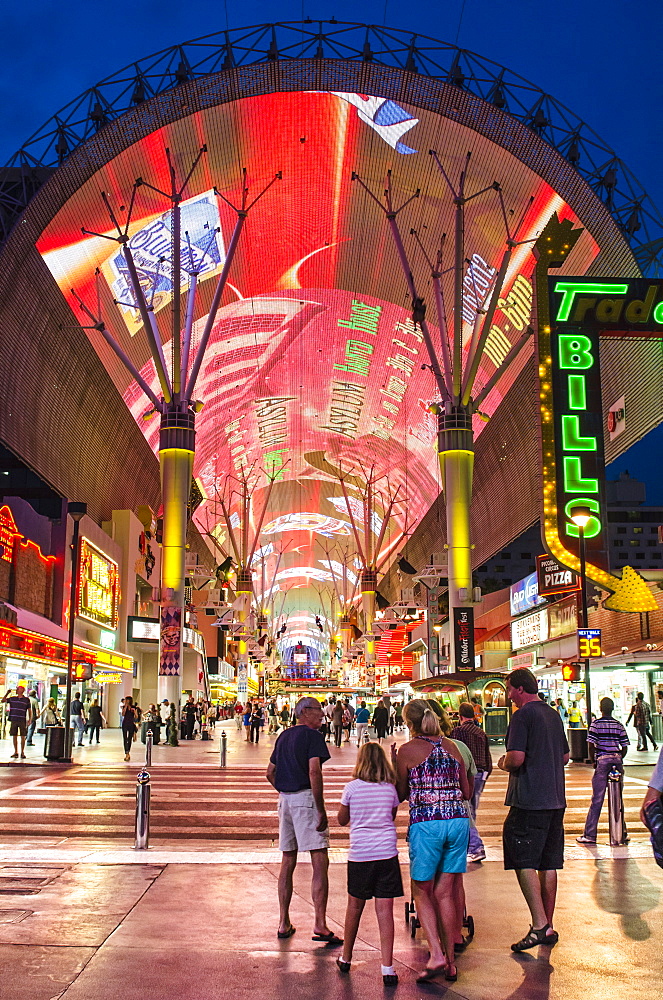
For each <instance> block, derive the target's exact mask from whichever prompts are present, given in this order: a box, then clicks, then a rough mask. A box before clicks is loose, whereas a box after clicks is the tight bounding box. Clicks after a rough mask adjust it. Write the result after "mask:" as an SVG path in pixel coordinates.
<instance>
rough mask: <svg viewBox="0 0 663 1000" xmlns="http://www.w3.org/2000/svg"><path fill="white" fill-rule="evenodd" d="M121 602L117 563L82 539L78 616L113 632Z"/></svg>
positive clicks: (85, 539)
mask: <svg viewBox="0 0 663 1000" xmlns="http://www.w3.org/2000/svg"><path fill="white" fill-rule="evenodd" d="M119 602H120V577H119V573H118V568H117V563H116V562H114V561H113V560H112V559H110V558H109V557H108V556H107V555H104V553H103V552H101V551H100V550H99V549H98V548H96V547H95V546H94V545H92V543H91V542H89V541H88V540H87V538H83V539H82V540H81V560H80V583H79V596H78V615H79V617H80V618H87V619H88V621H92V622H95V624H97V625H103V627H104V628H107V629H116V628H117V622H118V608H119Z"/></svg>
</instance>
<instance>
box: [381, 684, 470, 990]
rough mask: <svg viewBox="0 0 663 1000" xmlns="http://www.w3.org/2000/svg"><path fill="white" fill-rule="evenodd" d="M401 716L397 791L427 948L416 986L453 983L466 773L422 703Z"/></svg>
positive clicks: (463, 861)
mask: <svg viewBox="0 0 663 1000" xmlns="http://www.w3.org/2000/svg"><path fill="white" fill-rule="evenodd" d="M403 718H404V719H405V723H406V725H407V727H408V729H409V731H410V737H411V739H410V740H409V741H408V742H407V743H404V744H403V746H401V748H400V750H399V751H398V755H397V757H396V774H397V789H398V795H399V798H400V799H401V801H403V799H408V800H409V805H410V829H409V832H408V842H409V847H410V876H411V878H412V886H413V890H414V896H415V900H416V904H417V914H418V917H419V920H420V921H421V926H422V927H423V930H424V934H425V935H426V938H427V940H428V947H429V949H430V958H429V962H428V965H427V966H426V968H425V969H424V971H423V972H422V973H421V975H420V976H419V977H418V979H417V982H428V981H429V980H430V979H434V978H435V977H436V976H439V975H442V973H444V976H445V979H447V980H448V981H449V982H455V981H456V979H457V978H458V972H457V969H456V965H455V962H454V942H455V938H456V932H457V931H456V928H457V914H456V898H455V897H456V895H457V888H456V885H455V883H456V879H457V878H458V876H460V875H462V873H463V872H465V870H466V867H467V846H468V843H469V835H470V821H469V818H468V813H467V807H466V805H465V802H466V800H468V799H469V797H470V787H469V782H468V779H467V771H466V768H465V764H464V761H463V757H462V754H461V751H460V750H459V749H458V747H457V746H456V744H455V743H454V742H453V740H450V739H448V738H447V737H446V736H443V735H442V732H441V729H440V722H439V720H438V717H437V715H436V714H435V712H433V710H432V709H431V707H430V706H429V705H428V704H427V703H426V702H425V701H424V700H423V699H421V698H416V699H414V700H413V701H410V702H408V704H407V705H406V706H405V708H404V709H403Z"/></svg>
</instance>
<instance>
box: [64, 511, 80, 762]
mask: <svg viewBox="0 0 663 1000" xmlns="http://www.w3.org/2000/svg"><path fill="white" fill-rule="evenodd" d="M67 513H68V515H69V517H70V518H71V519H72V521H73V522H74V533H73V536H72V540H71V590H70V596H69V641H68V643H67V693H66V694H65V700H64V747H63V755H62V757H61V758H60V760H61V761H62V762H63V763H65V764H71V749H72V729H71V718H70V717H71V672H72V670H73V667H74V626H75V624H76V609H77V607H78V583H79V576H80V574H79V563H80V534H79V531H80V522H81V520H82V518H84V517H85V515H86V514H87V504H85V503H76V502H72V503H68V504H67Z"/></svg>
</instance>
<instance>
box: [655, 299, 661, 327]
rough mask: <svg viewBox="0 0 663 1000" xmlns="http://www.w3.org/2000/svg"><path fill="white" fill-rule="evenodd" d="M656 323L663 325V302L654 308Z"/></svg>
mask: <svg viewBox="0 0 663 1000" xmlns="http://www.w3.org/2000/svg"><path fill="white" fill-rule="evenodd" d="M654 322H655V323H663V302H659V303H658V305H656V306H655V307H654Z"/></svg>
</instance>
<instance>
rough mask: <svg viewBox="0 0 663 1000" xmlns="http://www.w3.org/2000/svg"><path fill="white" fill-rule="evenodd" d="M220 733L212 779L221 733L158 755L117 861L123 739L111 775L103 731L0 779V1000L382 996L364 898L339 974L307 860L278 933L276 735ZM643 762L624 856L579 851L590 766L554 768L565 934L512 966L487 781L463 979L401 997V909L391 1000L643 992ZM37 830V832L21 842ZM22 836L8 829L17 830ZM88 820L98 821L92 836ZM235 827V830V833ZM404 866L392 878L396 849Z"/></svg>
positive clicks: (333, 899)
mask: <svg viewBox="0 0 663 1000" xmlns="http://www.w3.org/2000/svg"><path fill="white" fill-rule="evenodd" d="M399 738H402V737H399ZM228 739H229V751H230V752H229V764H230V765H231V766H229V767H228V768H227V769H226V770H225V771H222V770H221V769H220V768H219V767H218V740H216V741H215V742H214V743H212V744H207V743H202V742H201V741H196V742H195V743H194V744H191V745H189V746H187V745H186V744H184V745H183V746H182V747H181V748H177V749H175V748H164V749H159V748H156V749H155V752H154V764H153V767H152V769H151V773H152V780H153V786H154V791H153V797H154V799H153V800H154V804H155V806H154V813H153V822H152V841H151V847H150V849H149V850H148V851H141V852H135V851H133V850H132V833H131V831H132V823H131V817H132V813H133V787H134V785H135V773H136V770H137V769H138V766H139V764H140V763H141V762H142V755H141V756H140V759H138V757H139V754H138V745H135V746H136V752H134V753H132V757H135V758H136V759H135V760H132V761H131V763H130V764H125V763H124V762H123V761H122V752H121V747H120V746H119V734H117V733H116V732H114V731H112V730H111V731H106V732H104V733H103V734H102V741H103V742H102V744H101V746H100V747H99V748H97V747H93V748H92V750H91V751H90V750H89V748H85V749H84V750H82V751H80V752H79V751H77V757H78V755H79V754H80V757H81V758H82V761H81V762H82V763H83V766H80V767H79V766H74V767H61V766H59V765H58V766H52V765H49V766H41V765H39V766H38V765H36V764H32V765H24V766H21V765H18V766H16V765H12V766H11V767H1V768H0V809H1V810H2V812H1V813H0V817H1V818H2V830H5V831H6V829H7V826H6V824H10V825H11V824H14V826H13V827H12V829H14V831H15V832H13V833H11V834H9V833H7V832H4V833H3V832H0V997H2V998H3V1000H5V998H6V1000H10V998H11V1000H55V998H60V997H64V998H66V1000H90V998H91V997H93V998H94V1000H111V998H112V1000H116V998H117V997H118V996H124V995H125V994H127V993H128V994H130V995H131V996H132V997H133V998H140V1000H143V998H145V1000H148V998H149V1000H162V998H163V1000H166V998H167V1000H173V998H178V1000H208V998H209V1000H211V998H217V997H219V996H224V995H231V996H233V997H234V998H235V997H237V998H240V1000H241V998H244V997H246V998H248V997H249V995H252V996H253V995H255V994H256V993H259V994H260V995H261V996H268V997H274V998H280V997H281V995H282V994H287V995H288V1000H299V998H300V997H301V998H302V1000H303V997H307V998H308V997H310V996H311V995H312V994H314V995H316V996H324V997H325V1000H364V998H365V1000H373V998H375V997H376V996H378V997H379V996H382V995H383V993H384V992H393V991H385V990H383V987H382V981H381V977H380V967H379V951H378V950H377V948H378V935H377V926H376V923H375V918H374V915H373V913H372V911H371V909H370V904H369V907H367V909H366V914H365V917H364V920H363V922H362V925H361V928H360V933H359V939H358V944H357V949H356V952H355V960H354V962H353V968H352V971H351V973H350V975H349V976H345V977H342V976H341V975H340V974H339V973H338V970H337V968H336V965H335V962H334V959H335V957H336V953H335V952H334V951H330V950H329V949H327V948H326V947H325V946H323V945H319V944H316V943H314V942H313V941H311V939H310V938H311V928H312V907H311V902H310V868H309V866H308V865H307V864H305V863H304V862H302V864H300V866H299V867H298V870H297V873H296V880H295V885H296V892H295V899H294V905H293V923H294V924H295V926H296V927H297V933H296V934H295V936H294V937H292V938H290V939H289V940H287V941H278V940H277V938H276V921H277V915H276V913H277V902H276V900H277V874H278V860H279V854H278V851H277V850H275V848H274V847H272V837H273V835H274V832H275V829H276V824H275V817H274V806H275V796H274V793H273V792H272V791H271V789H270V787H269V786H268V785H267V784H266V782H265V781H264V770H265V766H266V762H267V759H268V756H269V748H270V745H271V743H272V742H273V738H272V739H269V738H268V739H265V740H264V743H261V745H260V746H258V747H253V746H247V745H245V744H242V743H241V742H240V737H238V735H237V734H236V733H235V732H234V730H232V729H231V728H230V727H229V729H228ZM5 746H6V744H5V743H3V744H0V753H2V751H3V750H4V748H5ZM498 749H499V748H496V752H498ZM35 751H37V748H35ZM331 752H332V760H331V761H330V762H328V763H327V764H326V765H325V774H326V787H327V798H328V802H329V806H330V814H331V815H333V813H334V811H335V810H334V806H335V804H336V802H337V800H338V798H339V796H340V790H341V787H342V785H343V783H344V782H345V781H346V780H348V778H349V776H350V771H351V767H352V764H353V761H354V755H355V753H356V751H355V750H354V749H353V748H352V747H343V748H341V749H340V750H336V749H335V748H332V750H331ZM643 757H645V755H644V754H640V755H638V757H637V758H636V759H635V764H634V765H633V766H632V767H631V766H629V767H628V768H627V786H626V787H627V803H628V808H629V813H630V818H631V826H632V843H631V845H629V847H628V848H618V849H610V848H609V847H608V846H607V838H606V836H605V826H604V827H602V831H603V832H601V833H600V835H599V840H600V841H601V843H602V846H600V847H598V848H592V849H591V850H587V849H586V848H581V847H580V845H578V844H576V843H575V841H574V839H573V835H574V833H575V830H576V829H577V828H578V827H579V825H580V824H581V820H582V819H583V818H584V811H585V810H586V807H587V802H588V799H589V783H590V778H591V774H590V772H589V769H587V768H585V767H584V766H581V765H573V766H571V767H570V768H569V769H568V779H567V786H568V792H569V802H570V810H569V822H568V823H567V833H568V834H569V837H568V842H567V861H566V867H565V869H564V871H563V872H562V873H561V875H560V893H559V903H558V910H557V919H556V926H557V929H558V930H559V933H560V942H559V944H558V945H557V947H556V948H554V949H552V950H550V949H544V948H540V949H538V950H535V951H533V952H531V953H528V954H525V955H523V956H514V955H513V954H512V953H511V951H510V948H509V946H510V944H511V942H512V941H514V940H516V939H517V938H519V937H521V936H522V934H523V933H524V932H525V931H526V930H527V926H528V922H529V921H528V917H527V910H526V907H525V904H524V901H523V900H522V897H521V895H520V892H519V891H518V889H517V887H516V883H515V877H514V876H513V873H508V872H504V871H503V870H502V866H501V863H500V861H501V851H500V847H499V826H500V823H501V818H502V817H503V815H504V809H503V806H502V804H501V803H502V802H503V794H504V781H503V776H502V775H501V774H499V773H498V774H496V775H495V776H494V777H493V778H491V780H490V782H489V784H488V789H487V791H486V793H485V796H484V799H483V800H482V804H481V807H480V813H479V816H480V822H479V828H480V831H481V832H482V834H485V839H486V844H487V848H488V852H487V853H488V860H487V861H486V862H485V863H484V864H482V865H472V866H471V870H470V871H469V872H468V874H467V876H466V880H465V881H466V888H467V896H468V910H469V912H470V913H471V914H472V915H473V917H474V919H475V922H476V937H475V940H474V942H473V943H472V944H471V945H470V947H469V948H468V949H467V951H466V952H465V953H464V954H463V955H462V956H461V957H460V959H459V962H458V968H459V979H458V982H457V983H455V984H453V985H452V986H451V988H449V989H447V988H446V987H447V985H449V984H446V983H444V981H443V980H442V981H441V982H439V983H433V984H430V985H425V986H420V985H416V983H415V982H414V979H415V973H416V970H418V969H420V968H422V967H423V965H424V964H425V962H426V957H427V954H426V950H425V946H424V945H423V943H422V941H421V932H420V931H419V932H418V935H417V937H416V939H414V940H413V939H412V938H411V937H410V932H409V929H408V928H406V926H405V922H404V914H403V903H404V901H397V905H396V958H397V971H398V973H399V975H400V977H401V981H400V984H399V986H398V987H397V990H396V995H397V996H399V997H402V998H403V1000H415V998H417V1000H419V998H422V997H427V996H446V997H448V998H449V1000H457V998H461V997H462V998H466V1000H493V998H495V1000H514V998H517V1000H546V998H548V997H550V998H555V1000H569V998H576V997H579V996H582V995H583V994H587V995H588V996H597V997H600V998H601V1000H603V998H605V1000H613V998H614V1000H627V998H628V1000H633V997H634V995H636V994H637V993H638V992H639V991H642V992H646V993H647V995H649V996H656V995H658V994H659V993H660V992H661V989H662V986H663V978H662V976H661V962H660V941H661V934H662V933H663V905H662V900H661V892H662V890H663V872H662V871H661V870H660V869H659V868H657V866H656V865H655V863H654V861H653V859H652V857H651V853H650V848H649V845H648V843H647V837H646V832H645V831H644V829H643V828H642V827H640V826H639V824H638V823H636V821H635V818H634V817H635V812H636V811H637V805H638V802H639V800H640V799H641V797H642V793H643V791H644V786H645V785H646V780H647V777H648V774H649V772H650V769H651V764H652V763H653V760H654V755H651V759H648V761H647V763H648V765H649V766H645V765H644V764H643V763H642V761H641V758H643ZM648 757H649V755H648ZM0 759H1V758H0ZM37 759H38V758H37ZM491 786H492V787H491ZM118 803H119V804H118ZM49 809H52V810H56V811H55V812H53V813H49V812H48V811H47V810H49ZM94 809H97V810H99V811H98V812H96V813H93V812H92V810H94ZM29 810H34V812H30V811H29ZM114 810H117V812H114ZM401 810H402V811H403V819H402V820H399V832H400V833H401V834H402V833H403V832H404V826H403V824H404V816H405V810H404V808H403V807H401ZM187 817H188V820H187ZM40 818H41V820H42V821H43V822H42V824H41V830H42V832H41V834H40V835H36V834H35V829H36V828H37V827H39V825H40V824H39V819H40ZM78 821H80V824H81V825H80V826H79V827H76V823H77V822H78ZM93 821H94V822H93ZM21 824H22V826H23V829H22V831H18V830H16V826H17V825H21ZM90 825H92V826H94V827H95V828H97V827H100V828H101V829H100V830H99V829H95V830H89V829H87V827H89V826H90ZM224 826H225V828H226V835H222V831H223V828H224ZM238 829H241V830H243V831H244V836H240V835H238V834H237V833H236V832H235V833H233V832H231V831H233V830H234V831H236V830H238ZM220 831H221V832H220ZM336 831H337V833H336V835H335V836H334V838H333V840H332V843H333V848H332V851H331V860H332V864H331V867H330V883H331V891H330V904H329V911H328V912H329V918H330V926H331V927H332V928H333V929H334V930H335V931H336V932H337V933H340V932H341V930H342V924H343V916H344V909H345V866H344V862H345V858H346V851H345V847H346V844H347V841H346V839H345V832H341V831H339V830H338V828H336ZM401 860H402V862H403V870H404V876H405V884H406V885H407V884H408V883H407V866H406V862H407V852H406V850H405V849H402V850H401Z"/></svg>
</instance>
